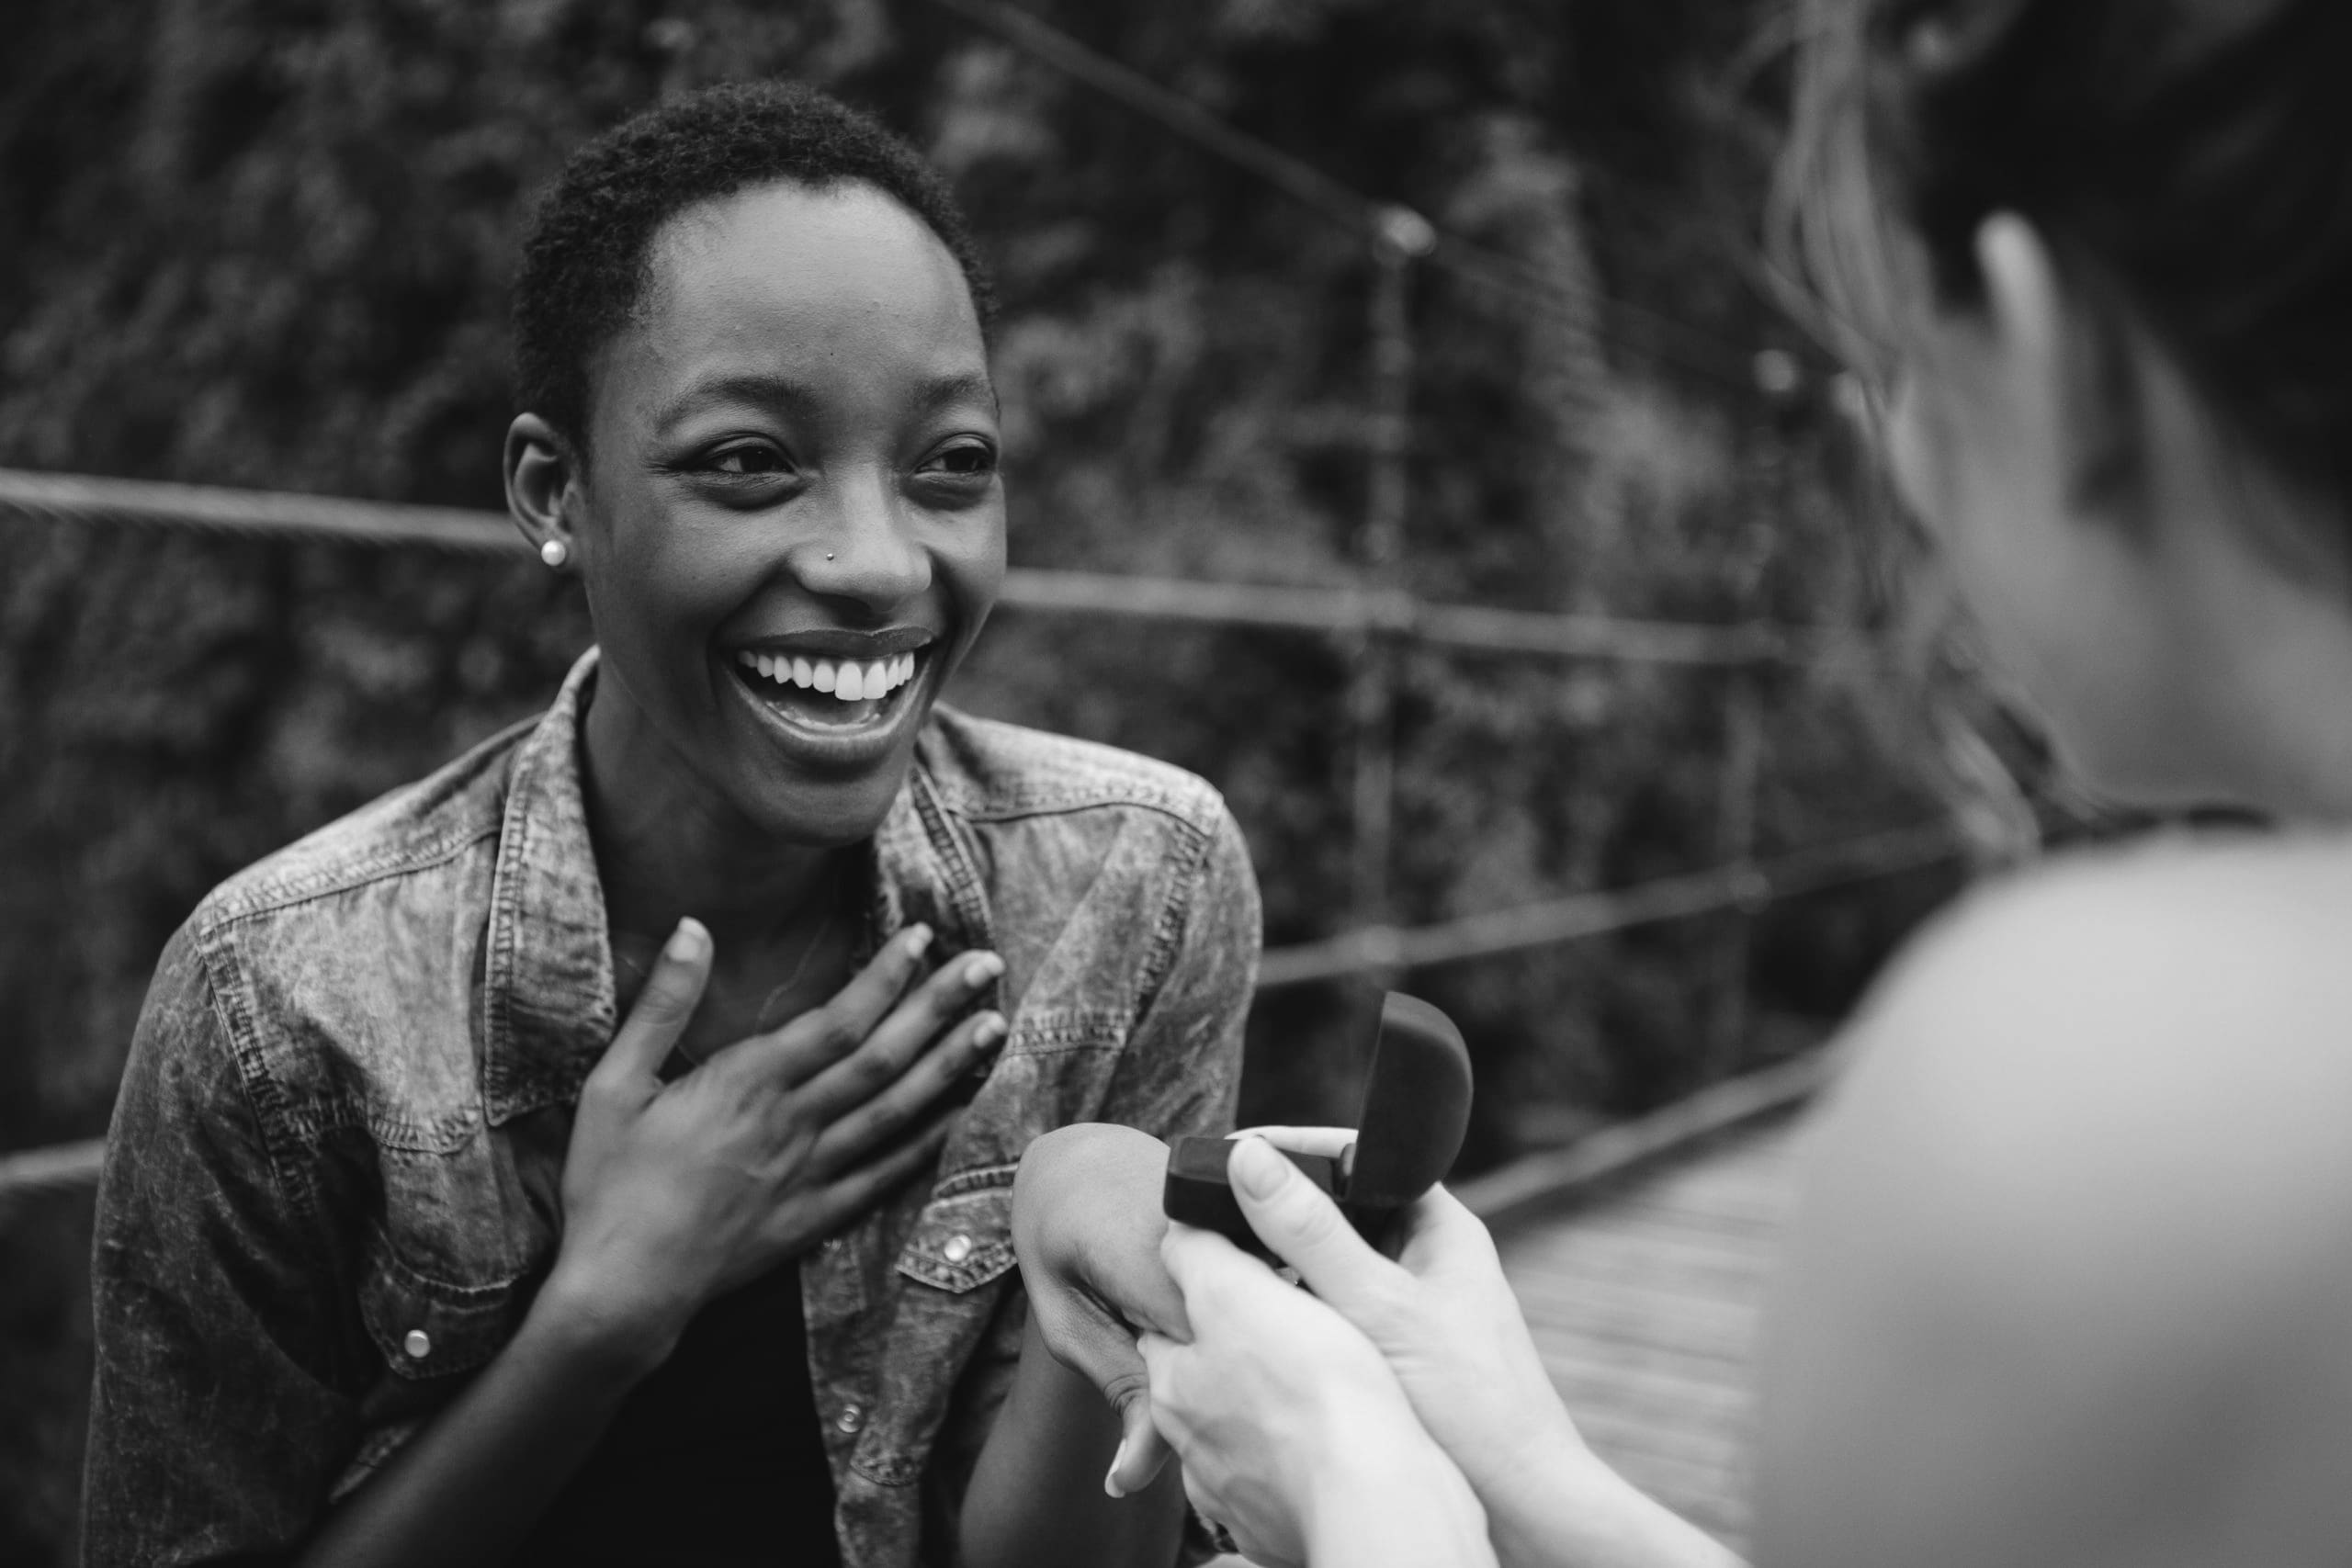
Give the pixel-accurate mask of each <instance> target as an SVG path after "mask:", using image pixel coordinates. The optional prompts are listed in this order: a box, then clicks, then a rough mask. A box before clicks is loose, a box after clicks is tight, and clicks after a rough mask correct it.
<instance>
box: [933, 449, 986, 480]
mask: <svg viewBox="0 0 2352 1568" xmlns="http://www.w3.org/2000/svg"><path fill="white" fill-rule="evenodd" d="M931 467H932V468H934V469H935V470H937V471H938V472H940V473H943V474H952V475H954V476H955V477H956V478H957V479H979V478H982V477H984V476H986V475H989V474H992V473H994V472H996V451H995V449H994V448H993V447H989V446H981V445H980V444H979V443H978V442H967V443H965V444H964V445H962V446H950V447H948V448H947V449H946V450H944V451H943V452H941V453H940V454H939V455H938V456H937V457H933V458H932V460H931Z"/></svg>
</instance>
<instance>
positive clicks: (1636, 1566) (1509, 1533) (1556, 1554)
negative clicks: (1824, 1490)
mask: <svg viewBox="0 0 2352 1568" xmlns="http://www.w3.org/2000/svg"><path fill="white" fill-rule="evenodd" d="M1524 1460H1525V1462H1523V1463H1522V1464H1521V1465H1519V1466H1517V1467H1516V1468H1515V1471H1514V1472H1513V1473H1512V1474H1511V1475H1510V1476H1508V1477H1504V1476H1491V1475H1489V1476H1481V1477H1476V1478H1474V1479H1475V1480H1476V1483H1477V1492H1478V1499H1479V1501H1480V1502H1481V1503H1482V1504H1483V1505H1484V1506H1485V1507H1486V1510H1487V1529H1488V1533H1489V1535H1490V1537H1491V1539H1492V1540H1493V1541H1494V1544H1495V1555H1496V1556H1497V1557H1498V1559H1499V1560H1500V1561H1501V1562H1502V1565H1503V1568H1742V1564H1741V1562H1740V1560H1739V1558H1738V1557H1736V1555H1734V1554H1733V1553H1732V1551H1730V1550H1729V1549H1728V1548H1726V1547H1725V1546H1724V1544H1723V1543H1722V1542H1721V1541H1718V1540H1715V1539H1714V1538H1713V1536H1710V1535H1708V1534H1707V1533H1706V1532H1705V1531H1704V1530H1702V1529H1699V1527H1698V1526H1696V1525H1693V1524H1691V1522H1690V1521H1689V1520H1687V1519H1684V1518H1682V1517H1680V1516H1679V1515H1677V1514H1676V1513H1675V1512H1674V1511H1673V1510H1672V1509H1670V1508H1668V1507H1667V1506H1665V1505H1664V1504H1662V1503H1660V1502H1658V1501H1657V1499H1655V1498H1653V1497H1651V1496H1649V1495H1646V1494H1645V1493H1644V1492H1643V1491H1641V1489H1640V1488H1638V1487H1636V1486H1634V1484H1633V1483H1631V1482H1629V1481H1627V1480H1626V1479H1625V1478H1624V1477H1623V1476H1621V1475H1619V1474H1618V1473H1617V1472H1615V1471H1613V1470H1611V1469H1610V1468H1609V1466H1608V1465H1607V1464H1606V1463H1604V1462H1603V1461H1601V1460H1600V1458H1599V1457H1597V1456H1596V1455H1594V1454H1593V1453H1592V1451H1591V1450H1589V1449H1587V1448H1585V1447H1584V1446H1583V1445H1582V1444H1581V1443H1580V1442H1577V1443H1574V1444H1571V1445H1567V1446H1565V1447H1563V1448H1562V1449H1560V1450H1555V1451H1550V1452H1544V1453H1530V1454H1528V1455H1526V1456H1524Z"/></svg>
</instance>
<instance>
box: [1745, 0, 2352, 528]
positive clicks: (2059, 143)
mask: <svg viewBox="0 0 2352 1568" xmlns="http://www.w3.org/2000/svg"><path fill="white" fill-rule="evenodd" d="M1801 31H1802V32H1803V34H1804V35H1805V36H1804V38H1803V39H1802V43H1801V50H1802V53H1801V63H1800V66H1799V73H1798V81H1797V89H1796V90H1797V102H1796V116H1795V122H1796V123H1795V135H1794V138H1793V141H1792V151H1791V154H1790V158H1789V161H1788V162H1787V164H1785V165H1784V168H1783V171H1782V180H1781V201H1782V204H1783V209H1784V213H1785V215H1786V216H1787V217H1788V218H1789V219H1790V220H1791V225H1790V229H1789V235H1790V237H1792V239H1793V240H1794V242H1795V247H1796V252H1797V259H1798V261H1799V262H1800V263H1801V264H1802V265H1803V267H1804V274H1805V276H1806V279H1807V282H1808V283H1809V285H1810V286H1811V287H1812V288H1814V289H1815V291H1816V292H1817V294H1818V296H1819V298H1820V299H1821V301H1822V303H1823V304H1825V305H1826V308H1827V309H1826V315H1827V318H1828V321H1829V323H1830V324H1831V326H1832V330H1833V332H1834V333H1835V334H1836V337H1837V346H1838V349H1839V351H1840V353H1841V355H1843V356H1844V357H1846V358H1847V360H1848V362H1849V364H1852V365H1854V366H1856V367H1858V368H1860V369H1861V370H1863V371H1864V372H1865V374H1868V373H1869V372H1870V371H1871V370H1872V369H1874V368H1875V369H1878V370H1881V371H1883V369H1884V367H1885V366H1886V365H1887V363H1888V360H1889V357H1890V355H1891V351H1892V348H1893V345H1894V344H1895V343H1896V342H1898V341H1899V337H1900V309H1901V304H1902V298H1901V293H1900V288H1901V286H1900V285H1899V284H1898V283H1897V282H1896V277H1897V275H1898V272H1899V271H1900V270H1901V268H1902V265H1903V263H1905V262H1910V263H1912V265H1914V267H1915V268H1917V270H1920V271H1922V272H1923V273H1924V278H1925V281H1926V282H1927V284H1928V287H1929V288H1932V289H1933V291H1934V297H1935V302H1937V303H1939V304H1940V305H1942V306H1945V307H1947V308H1951V307H1961V308H1964V307H1967V306H1970V305H1973V304H1975V303H1977V302H1978V301H1979V300H1981V299H1982V297H1983V288H1984V280H1983V278H1982V277H1981V276H1979V273H1978V268H1977V262H1976V253H1975V237H1976V232H1977V230H1978V228H1979V227H1980V225H1981V224H1982V223H1983V222H1984V220H1985V219H1986V218H1987V217H1989V216H1991V215H1992V214H1993V213H1995V212H1997V211H2012V212H2015V213H2018V215H2020V216H2021V217H2023V218H2025V219H2027V220H2030V222H2031V223H2033V225H2034V226H2035V228H2036V229H2037V230H2038V231H2040V233H2041V236H2042V238H2043V241H2044V242H2045V243H2047V244H2049V245H2050V247H2051V248H2052V252H2053V254H2054V255H2055V257H2056V260H2057V263H2058V265H2059V266H2060V268H2061V269H2062V271H2063V272H2064V274H2065V275H2066V276H2067V277H2068V279H2069V281H2070V283H2072V284H2074V285H2075V286H2076V287H2077V288H2079V289H2081V291H2082V292H2083V294H2084V296H2085V298H2086V299H2089V300H2091V301H2093V302H2094V305H2095V308H2098V309H2103V310H2114V311H2120V312H2122V313H2124V314H2125V315H2127V316H2128V317H2129V318H2130V319H2131V320H2132V321H2135V322H2137V323H2138V324H2140V325H2142V326H2143V327H2144V329H2145V330H2147V331H2148V332H2149V333H2151V334H2152V335H2153V336H2154V339H2155V340H2156V341H2157V342H2159V343H2161V344H2163V345H2164V346H2165V350H2166V351H2167V352H2168V353H2169V354H2170V355H2173V356H2174V357H2175V358H2176V359H2177V362H2178V364H2179V365H2180V366H2181V367H2182V368H2183V370H2184V371H2185V372H2186V373H2187V374H2188V377H2189V378H2191V380H2192V382H2193V383H2194V384H2195V385H2196V386H2197V387H2198V389H2199V391H2200V393H2201V394H2202V395H2203V396H2204V398H2205V400H2206V401H2207V402H2208V404H2209V405H2210V406H2211V410H2212V412H2214V413H2215V414H2216V415H2217V416H2218V418H2219V419H2220V420H2221V421H2222V423H2223V427H2224V428H2225V429H2227V430H2229V431H2230V432H2231V434H2233V435H2234V436H2236V437H2237V438H2239V439H2240V440H2242V441H2243V442H2245V444H2246V445H2247V446H2248V447H2249V448H2250V449H2251V450H2252V451H2253V452H2255V453H2256V455H2258V456H2259V457H2262V458H2263V459H2265V460H2266V461H2267V462H2268V463H2270V464H2272V465H2274V466H2275V467H2276V468H2277V469H2278V471H2279V472H2280V473H2281V474H2282V475H2283V476H2285V477H2288V478H2290V479H2293V480H2296V481H2298V482H2301V483H2304V484H2311V485H2314V486H2317V487H2320V488H2322V489H2324V491H2326V492H2328V493H2329V494H2330V495H2332V496H2333V497H2334V498H2335V499H2336V500H2338V501H2352V92H2347V91H2346V75H2347V73H2352V4H2347V3H2346V0H1807V5H1806V11H1805V21H1804V27H1803V28H1802V29H1801ZM1906 251H1907V252H1908V253H1909V254H1908V255H1906V254H1905V252H1906ZM1898 258H1900V260H1898ZM1914 258H1916V260H1915V259H1914ZM2328 543H2329V544H2330V545H2331V546H2332V547H2335V548H2338V549H2341V548H2344V547H2347V546H2352V536H2347V537H2344V538H2339V539H2335V540H2331V541H2328Z"/></svg>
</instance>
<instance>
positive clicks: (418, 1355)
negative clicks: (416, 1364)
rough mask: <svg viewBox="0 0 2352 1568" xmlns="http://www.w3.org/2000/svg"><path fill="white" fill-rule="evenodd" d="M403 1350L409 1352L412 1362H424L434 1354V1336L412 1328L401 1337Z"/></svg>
mask: <svg viewBox="0 0 2352 1568" xmlns="http://www.w3.org/2000/svg"><path fill="white" fill-rule="evenodd" d="M401 1349H403V1350H405V1351H407V1352H408V1359H410V1360H412V1361H422V1360H423V1359H424V1358H425V1357H427V1356H430V1355H431V1354H433V1336H431V1335H429V1334H427V1333H425V1332H424V1330H423V1329H422V1328H412V1329H410V1330H409V1331H408V1332H407V1333H406V1334H404V1335H402V1336H401Z"/></svg>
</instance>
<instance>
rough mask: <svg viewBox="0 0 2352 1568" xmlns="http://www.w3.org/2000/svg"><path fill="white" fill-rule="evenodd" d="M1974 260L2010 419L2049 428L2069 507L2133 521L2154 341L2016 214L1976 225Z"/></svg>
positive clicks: (2143, 497)
mask: <svg viewBox="0 0 2352 1568" xmlns="http://www.w3.org/2000/svg"><path fill="white" fill-rule="evenodd" d="M1976 263H1977V270H1978V276H1981V277H1982V278H1983V279H1984V282H1985V315H1986V317H1987V318H1988V321H1989V325H1990V328H1991V332H1992V337H1993V347H1994V349H1995V352H1996V354H1997V355H1999V356H2000V359H2001V367H2000V370H1999V372H1998V374H1999V378H2000V380H2001V382H2002V385H2003V389H2004V391H2005V392H2006V394H2007V396H2008V397H2009V399H2010V400H2011V401H2012V409H2013V413H2014V414H2015V416H2016V417H2018V418H2020V419H2022V420H2025V421H2027V422H2029V428H2031V427H2033V426H2039V427H2040V428H2041V431H2042V432H2044V433H2045V436H2046V439H2047V440H2048V441H2049V443H2050V449H2051V451H2052V456H2053V457H2055V459H2056V462H2057V467H2058V473H2057V479H2058V482H2059V484H2060V486H2061V487H2062V488H2061V494H2062V496H2063V497H2064V502H2065V503H2066V505H2067V507H2068V509H2069V510H2071V511H2074V512H2077V513H2083V514H2085V515H2086V516H2092V517H2098V518H2102V519H2105V520H2108V521H2110V522H2113V521H2132V520H2135V519H2137V518H2139V517H2140V516H2141V514H2142V513H2143V512H2144V511H2145V509H2146V504H2147V502H2148V496H2147V493H2146V491H2147V483H2148V480H2149V478H2150V475H2149V472H2148V465H2147V458H2148V456H2149V454H2150V447H2149V445H2148V440H2149V434H2150V433H2149V430H2148V427H2147V413H2148V411H2147V401H2146V399H2145V398H2144V397H2143V390H2144V388H2143V380H2142V378H2143V371H2144V369H2145V368H2146V367H2144V366H2143V362H2142V356H2143V355H2144V354H2146V353H2148V352H2150V351H2151V350H2152V348H2153V345H2152V344H2149V343H2148V342H2146V340H2145V339H2144V338H2143V336H2142V334H2140V333H2137V332H2135V331H2133V330H2132V327H2131V323H2130V322H2129V321H2127V320H2126V319H2124V318H2123V316H2122V315H2121V314H2120V312H2119V311H2118V310H2116V309H2115V308H2114V306H2113V305H2112V304H2110V303H2109V301H2106V300H2103V299H2099V298H2098V297H2097V295H2096V294H2095V293H2093V292H2092V291H2090V290H2089V289H2087V288H2084V287H2082V286H2081V285H2080V283H2079V282H2075V283H2072V284H2070V281H2069V279H2068V278H2067V277H2066V276H2065V275H2064V273H2063V272H2062V271H2061V270H2060V269H2059V266H2058V264H2057V259H2056V257H2055V256H2054V255H2053V254H2052V251H2051V249H2050V247H2049V245H2048V244H2047V243H2045V242H2044V241H2043V239H2042V237H2041V231H2038V230H2037V229H2035V228H2034V226H2033V225H2032V224H2031V223H2030V222H2029V221H2027V220H2025V219H2023V218H2020V217H2018V215H2017V214H2015V213H2012V212H1996V213H1995V214H1994V215H1993V216H1992V217H1990V218H1987V219H1986V220H1985V222H1984V224H1983V225H1982V226H1981V227H1980V228H1979V229H1978V230H1977V231H1976Z"/></svg>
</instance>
